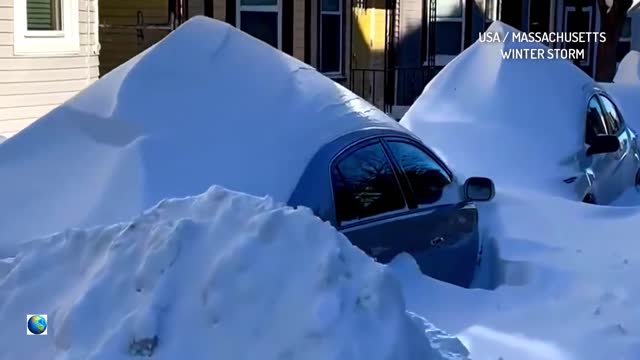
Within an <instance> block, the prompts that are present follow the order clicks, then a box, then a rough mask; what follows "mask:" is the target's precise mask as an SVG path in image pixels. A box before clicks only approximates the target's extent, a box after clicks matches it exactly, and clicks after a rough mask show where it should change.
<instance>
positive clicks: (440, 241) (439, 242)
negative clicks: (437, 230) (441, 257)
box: [431, 236, 445, 247]
mask: <svg viewBox="0 0 640 360" xmlns="http://www.w3.org/2000/svg"><path fill="white" fill-rule="evenodd" d="M444 242H445V240H444V238H443V237H442V236H438V237H437V238H434V239H432V240H431V246H435V247H438V246H440V245H442V244H444Z"/></svg>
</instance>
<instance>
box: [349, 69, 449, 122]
mask: <svg viewBox="0 0 640 360" xmlns="http://www.w3.org/2000/svg"><path fill="white" fill-rule="evenodd" d="M438 71H439V68H435V67H434V68H431V67H426V66H424V67H402V68H394V69H386V70H385V69H361V68H354V69H351V76H350V77H349V88H350V90H351V91H353V92H354V93H355V94H356V95H358V96H360V97H362V98H363V99H365V100H367V101H369V102H370V103H371V104H373V105H375V106H376V107H378V108H379V109H381V110H382V111H384V112H387V113H389V112H391V109H392V107H393V106H394V105H401V106H409V105H411V104H413V102H414V101H415V100H416V99H417V98H418V96H420V94H421V93H422V90H423V89H424V87H425V86H426V85H427V84H428V83H429V81H431V79H433V77H434V76H435V75H436V74H437V72H438Z"/></svg>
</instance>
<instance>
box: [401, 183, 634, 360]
mask: <svg viewBox="0 0 640 360" xmlns="http://www.w3.org/2000/svg"><path fill="white" fill-rule="evenodd" d="M481 220H482V221H484V223H485V226H486V227H487V228H489V229H490V232H489V233H490V234H491V237H492V238H494V239H496V240H497V245H498V248H499V253H498V254H497V255H498V256H497V259H491V258H487V259H485V260H486V261H491V262H492V263H493V264H492V265H489V264H485V266H486V267H488V268H491V267H494V268H500V270H501V275H502V281H503V282H504V283H505V285H504V286H502V287H500V288H498V289H496V290H495V291H488V290H482V289H473V290H470V289H463V288H459V287H455V286H451V285H449V284H445V283H442V282H439V281H436V280H433V279H430V278H427V277H424V276H422V275H421V274H420V273H419V270H418V269H417V265H416V264H415V262H414V261H413V259H412V258H411V257H409V256H405V255H402V256H400V257H398V258H396V259H395V260H394V262H393V263H392V264H391V267H392V268H393V269H394V271H395V272H396V274H397V275H398V278H399V279H401V281H402V284H403V289H404V294H405V297H406V298H407V308H408V310H410V311H412V312H415V313H417V314H420V315H422V316H424V317H427V318H429V320H430V321H432V322H433V323H434V324H436V325H437V326H438V327H440V328H441V329H443V330H445V331H447V332H449V333H451V334H455V335H457V336H459V337H460V339H461V340H462V341H463V342H464V343H465V345H466V346H467V347H468V349H469V351H470V352H471V358H472V359H474V360H495V359H499V358H502V359H504V360H603V359H616V360H618V359H619V360H635V359H638V354H640V308H638V304H639V303H640V283H639V282H638V281H637V276H638V273H639V272H640V252H638V249H639V248H640V246H639V245H638V244H637V241H638V236H637V229H638V227H640V207H610V206H593V205H587V204H583V203H580V202H576V201H571V200H567V199H565V198H562V197H557V196H553V195H550V194H548V193H544V192H537V191H531V190H528V189H525V188H523V187H500V188H498V189H497V195H496V198H495V200H494V201H493V202H492V203H490V204H485V205H484V206H483V207H482V208H481ZM494 255H495V254H493V255H492V256H494Z"/></svg>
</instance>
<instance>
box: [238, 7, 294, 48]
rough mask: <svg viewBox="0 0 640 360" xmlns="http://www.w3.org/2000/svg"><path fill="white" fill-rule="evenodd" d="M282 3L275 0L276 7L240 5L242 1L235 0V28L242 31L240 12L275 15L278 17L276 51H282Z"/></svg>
mask: <svg viewBox="0 0 640 360" xmlns="http://www.w3.org/2000/svg"><path fill="white" fill-rule="evenodd" d="M282 2H283V0H276V5H242V0H236V27H237V28H238V29H240V30H242V22H241V18H242V12H243V11H247V12H265V13H274V12H275V13H277V15H278V47H277V48H278V50H282Z"/></svg>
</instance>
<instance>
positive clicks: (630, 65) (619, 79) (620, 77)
mask: <svg viewBox="0 0 640 360" xmlns="http://www.w3.org/2000/svg"><path fill="white" fill-rule="evenodd" d="M613 82H615V83H640V51H636V50H631V51H629V53H628V54H627V55H625V56H624V58H623V59H622V61H621V62H620V65H618V70H617V72H616V76H615V77H614V78H613Z"/></svg>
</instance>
